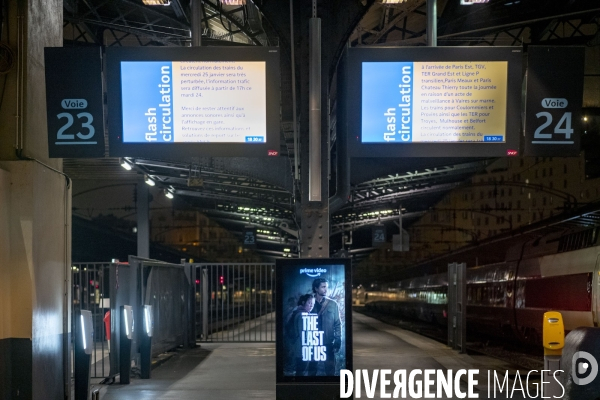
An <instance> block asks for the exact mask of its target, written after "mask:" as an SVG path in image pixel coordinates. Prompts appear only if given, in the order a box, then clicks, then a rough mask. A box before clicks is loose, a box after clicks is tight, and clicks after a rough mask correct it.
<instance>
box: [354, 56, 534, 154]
mask: <svg viewBox="0 0 600 400" xmlns="http://www.w3.org/2000/svg"><path fill="white" fill-rule="evenodd" d="M521 57H522V53H521V49H515V48H498V47H494V48H489V47H488V48H475V47H468V48H463V47H453V48H447V47H446V48H444V47H441V48H440V47H428V48H426V47H418V48H368V49H366V48H359V49H350V50H349V54H348V64H347V75H346V80H347V86H348V87H347V93H348V97H347V106H348V109H347V110H348V111H347V117H348V125H347V129H348V132H349V135H350V138H351V139H350V152H351V155H353V156H363V157H373V156H382V157H395V156H404V157H406V156H415V157H427V156H433V157H465V156H467V157H468V156H474V157H482V156H502V155H517V154H518V148H519V136H520V135H519V134H520V125H519V121H520V92H521V81H522V79H521Z"/></svg>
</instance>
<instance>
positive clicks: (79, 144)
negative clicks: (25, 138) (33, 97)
mask: <svg viewBox="0 0 600 400" xmlns="http://www.w3.org/2000/svg"><path fill="white" fill-rule="evenodd" d="M44 56H45V64H46V111H47V125H48V152H49V156H50V158H64V157H73V158H86V157H90V158H93V157H104V109H103V95H102V59H101V54H100V49H99V48H61V47H47V48H45V49H44Z"/></svg>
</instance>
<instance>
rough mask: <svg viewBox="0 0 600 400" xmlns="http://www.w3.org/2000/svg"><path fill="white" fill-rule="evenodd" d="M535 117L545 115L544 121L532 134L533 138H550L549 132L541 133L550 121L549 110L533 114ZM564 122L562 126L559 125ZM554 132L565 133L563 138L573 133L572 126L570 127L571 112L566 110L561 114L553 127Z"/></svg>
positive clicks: (569, 136)
mask: <svg viewBox="0 0 600 400" xmlns="http://www.w3.org/2000/svg"><path fill="white" fill-rule="evenodd" d="M535 116H536V117H538V118H540V117H545V118H546V122H544V123H543V124H542V125H540V126H539V127H538V128H537V129H536V130H535V133H534V134H533V137H534V138H535V139H552V134H551V133H543V132H542V130H543V129H544V128H546V127H547V126H548V125H550V124H551V123H552V114H550V113H549V112H540V113H537V114H535ZM563 124H564V128H561V126H562V125H563ZM554 133H556V134H563V135H565V139H570V138H571V134H572V133H573V128H571V113H570V112H566V113H564V114H563V116H562V118H561V119H560V120H559V121H558V124H556V126H555V127H554Z"/></svg>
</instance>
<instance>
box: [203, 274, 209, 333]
mask: <svg viewBox="0 0 600 400" xmlns="http://www.w3.org/2000/svg"><path fill="white" fill-rule="evenodd" d="M202 339H203V340H208V270H207V269H206V267H203V268H202Z"/></svg>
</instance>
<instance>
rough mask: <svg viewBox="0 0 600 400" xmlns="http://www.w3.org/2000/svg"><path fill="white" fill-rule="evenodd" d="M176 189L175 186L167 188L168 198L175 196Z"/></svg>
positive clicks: (166, 195)
mask: <svg viewBox="0 0 600 400" xmlns="http://www.w3.org/2000/svg"><path fill="white" fill-rule="evenodd" d="M174 193H175V190H174V189H173V188H169V189H165V197H166V198H167V199H172V198H173V197H175V196H174Z"/></svg>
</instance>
